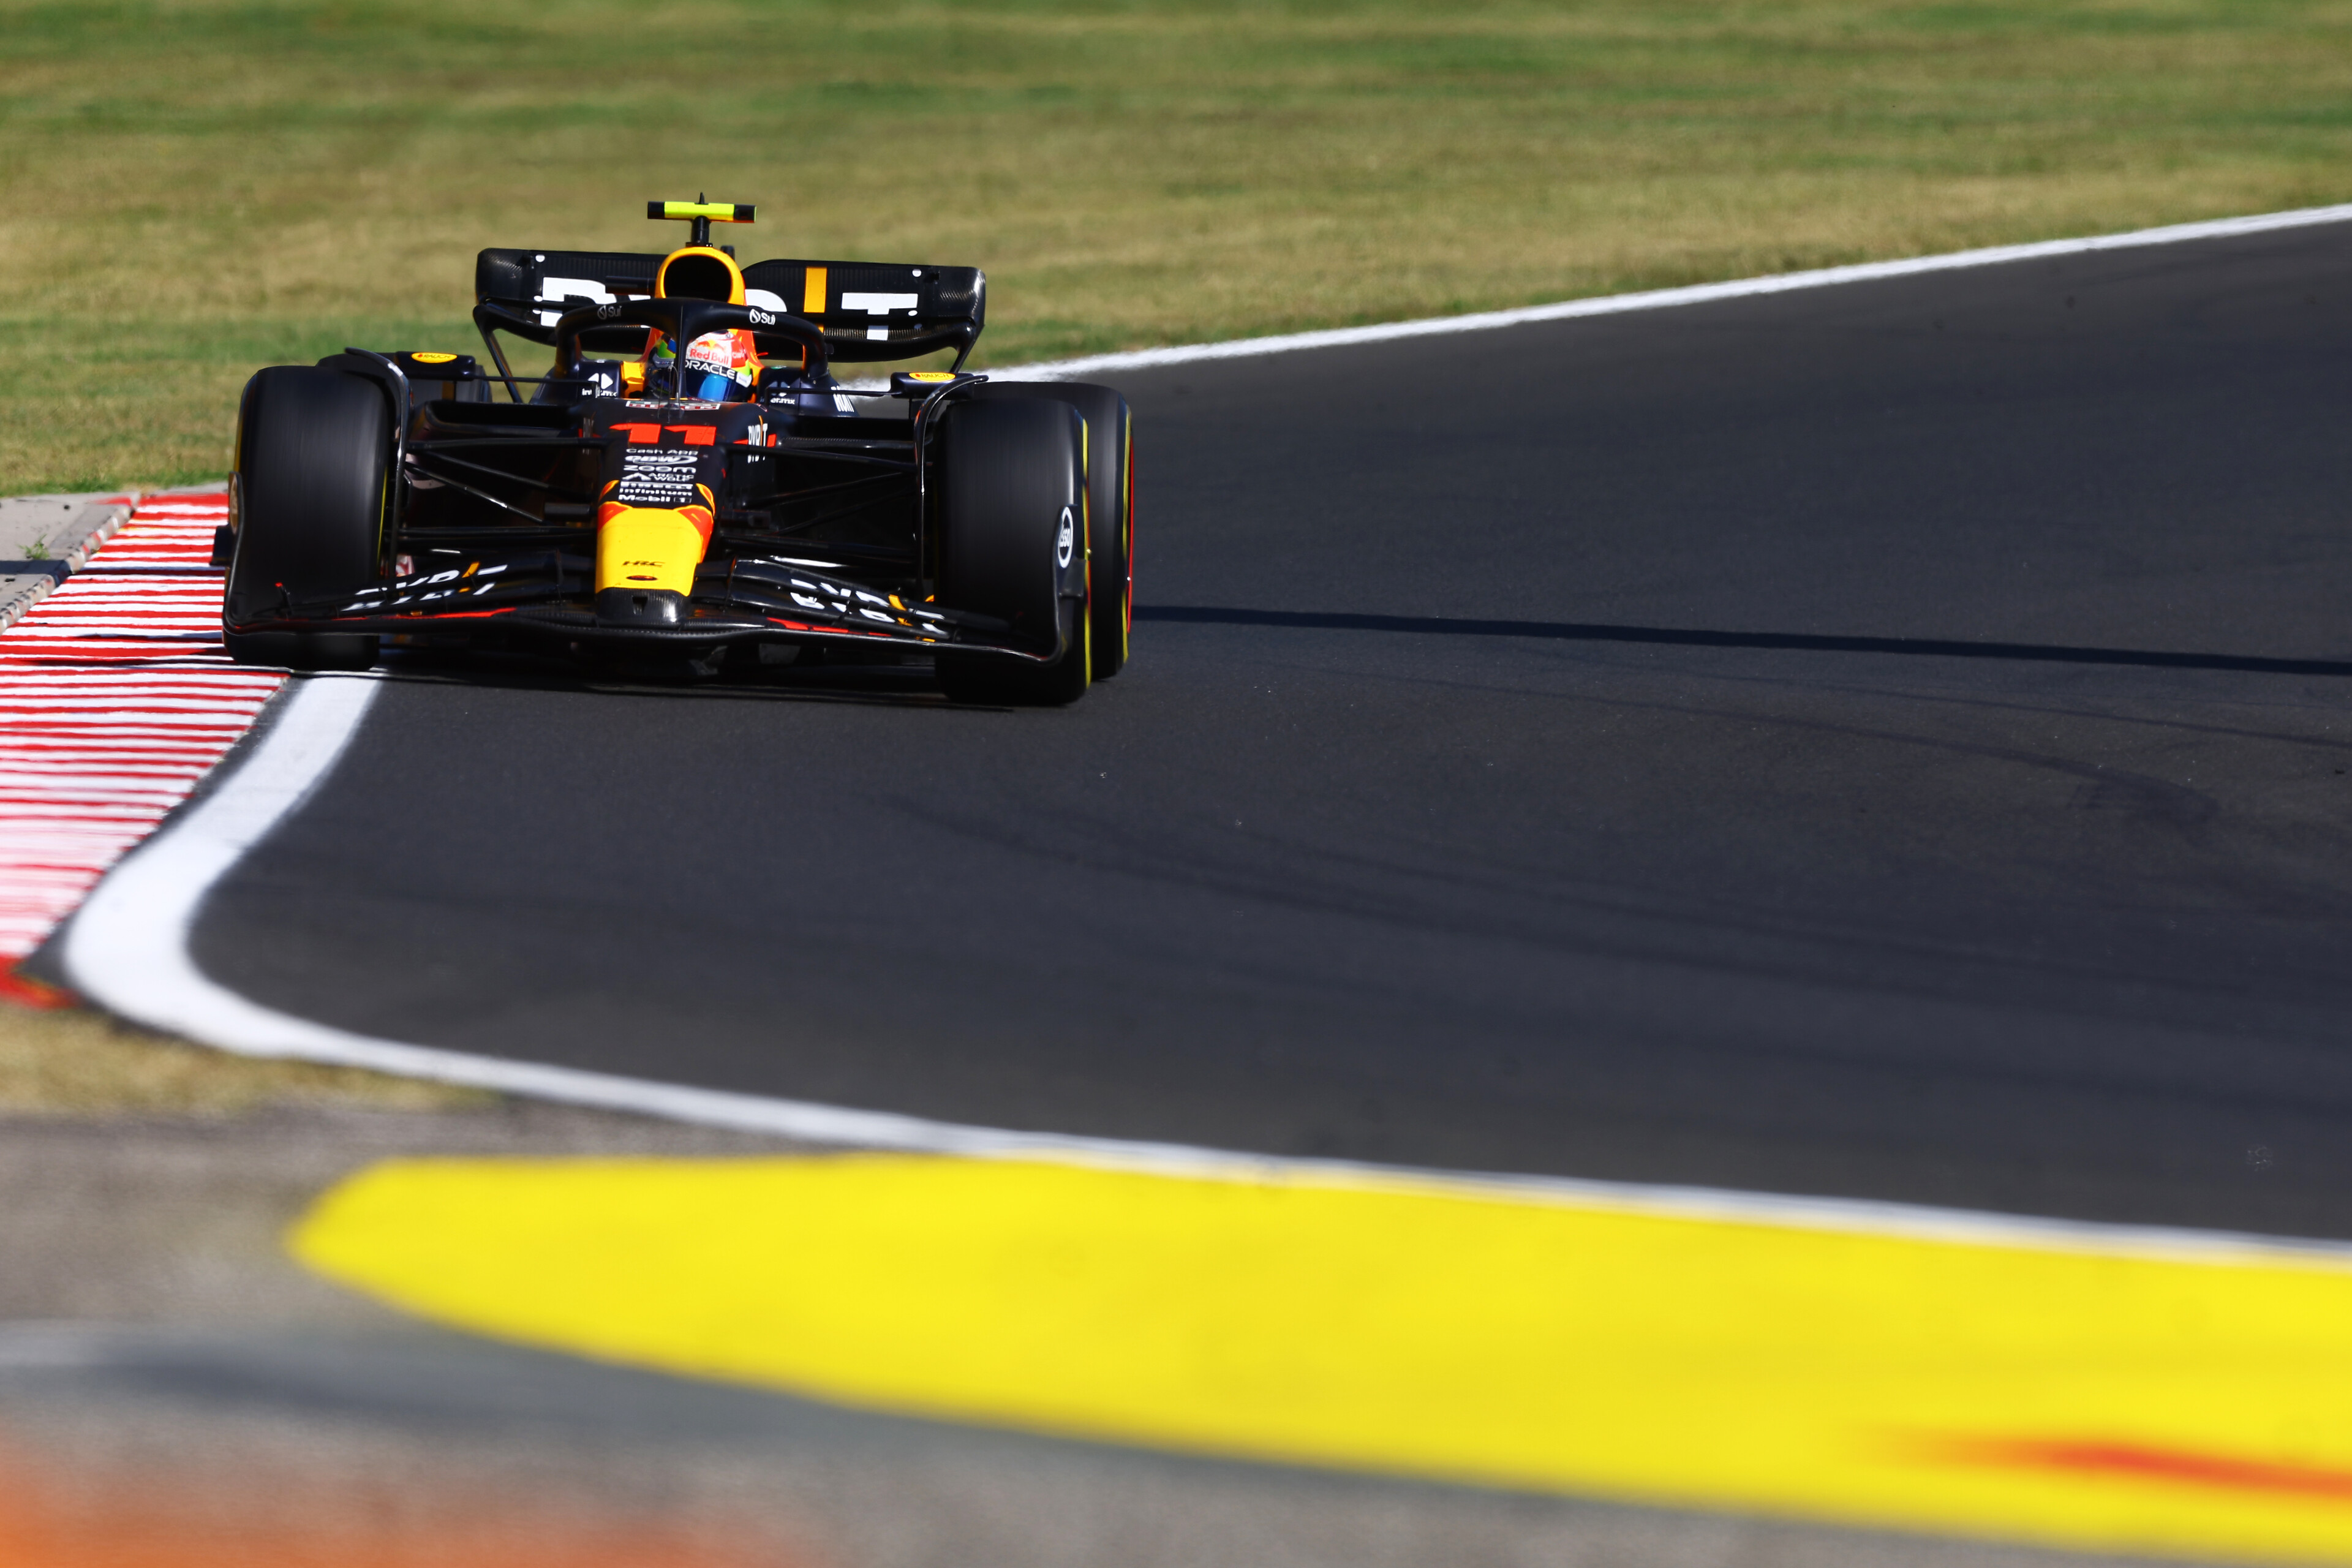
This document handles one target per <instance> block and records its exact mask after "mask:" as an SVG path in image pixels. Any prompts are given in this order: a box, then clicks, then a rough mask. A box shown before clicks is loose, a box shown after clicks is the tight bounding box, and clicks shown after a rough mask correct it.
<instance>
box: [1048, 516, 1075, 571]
mask: <svg viewBox="0 0 2352 1568" xmlns="http://www.w3.org/2000/svg"><path fill="white" fill-rule="evenodd" d="M1077 548H1078V520H1077V517H1076V514H1075V513H1073V512H1072V511H1071V510H1070V509H1069V508H1068V507H1064V508H1063V509H1062V532H1061V536H1060V537H1059V538H1057V539H1055V541H1054V560H1055V563H1056V564H1058V565H1062V566H1067V565H1068V564H1069V563H1070V557H1071V556H1072V555H1073V554H1075V553H1076V552H1077Z"/></svg>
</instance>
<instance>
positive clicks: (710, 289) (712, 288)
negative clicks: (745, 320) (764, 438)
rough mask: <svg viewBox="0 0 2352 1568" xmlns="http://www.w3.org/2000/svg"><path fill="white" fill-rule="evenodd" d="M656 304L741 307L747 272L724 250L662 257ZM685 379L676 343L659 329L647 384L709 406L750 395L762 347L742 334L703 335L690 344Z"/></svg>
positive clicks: (700, 248) (702, 248)
mask: <svg viewBox="0 0 2352 1568" xmlns="http://www.w3.org/2000/svg"><path fill="white" fill-rule="evenodd" d="M654 298H655V299H656V300H715V301H717V302H719V303H720V304H723V305H740V304H742V303H743V269H742V268H740V267H738V266H736V265H735V258H733V257H731V256H730V255H728V254H727V253H726V252H725V251H723V250H719V249H717V248H715V247H711V246H707V245H690V246H688V247H686V248H685V249H684V250H674V251H672V252H670V253H669V254H668V255H667V256H666V257H664V258H662V264H661V270H660V271H658V272H656V274H654ZM684 368H685V374H684V376H683V377H682V378H681V376H680V375H679V366H678V363H677V344H676V343H674V342H671V341H670V339H669V335H668V334H667V333H666V332H660V331H656V333H655V334H654V336H653V342H652V343H651V345H650V346H649V347H647V349H646V382H647V383H648V384H651V385H653V386H655V387H656V388H657V389H659V390H662V391H668V390H670V389H671V388H673V387H674V388H676V389H677V395H678V396H681V397H695V398H700V399H703V400H704V401H706V402H710V403H727V402H732V401H736V400H739V399H741V398H746V397H749V396H751V391H752V387H753V385H754V384H756V383H757V382H758V380H759V378H760V351H759V344H758V342H756V340H754V339H753V338H752V336H751V333H750V332H748V331H740V330H737V331H722V332H705V333H703V334H702V335H701V336H700V337H698V338H697V339H695V340H694V342H690V343H688V345H687V346H686V365H685V367H684Z"/></svg>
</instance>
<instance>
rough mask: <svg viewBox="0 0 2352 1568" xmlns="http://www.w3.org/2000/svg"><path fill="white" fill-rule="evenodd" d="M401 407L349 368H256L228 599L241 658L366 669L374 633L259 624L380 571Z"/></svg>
mask: <svg viewBox="0 0 2352 1568" xmlns="http://www.w3.org/2000/svg"><path fill="white" fill-rule="evenodd" d="M392 435H393V432H392V416H391V411H390V410H389V409H388V408H387V407H386V406H385V403H384V397H383V393H382V392H380V391H379V390H377V388H376V387H375V386H374V385H373V384H370V383H368V382H365V381H362V380H360V379H359V378H358V377H357V376H352V375H345V374H342V373H341V372H340V371H332V370H318V369H314V368H311V367H310V366H306V365H277V366H273V367H271V368H270V369H268V370H265V371H262V372H260V373H259V374H257V375H255V376H254V378H253V380H252V381H251V382H250V383H249V384H247V387H246V394H245V399H244V404H243V406H242V407H241V408H240V410H239V417H238V421H237V437H236V451H237V462H236V492H237V525H236V554H235V555H234V556H233V557H232V558H231V559H230V562H229V568H228V588H227V593H226V595H225V596H224V597H223V600H222V604H221V620H222V638H223V641H225V642H226V644H227V645H228V653H229V657H230V658H234V659H236V661H237V662H239V663H241V664H282V665H289V666H292V667H293V668H297V669H364V668H367V667H368V666H369V665H372V664H373V663H374V662H375V659H376V652H377V643H376V639H375V638H374V637H367V636H362V635H360V634H357V633H352V632H283V631H269V632H248V631H240V630H236V629H233V628H236V627H238V626H248V625H250V624H252V623H253V622H255V621H257V620H267V619H268V618H270V616H273V615H274V614H276V613H277V612H278V609H279V608H280V606H282V605H285V604H287V603H288V602H289V600H291V601H301V600H306V599H320V598H327V597H331V596H332V595H338V594H347V593H352V592H354V591H356V590H358V589H360V588H363V587H365V586H367V584H370V583H372V582H373V581H375V577H376V563H377V562H378V561H379V560H381V559H382V548H383V528H384V504H385V495H386V490H387V488H388V484H389V480H390V472H389V470H390V467H391V456H392Z"/></svg>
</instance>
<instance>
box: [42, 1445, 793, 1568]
mask: <svg viewBox="0 0 2352 1568" xmlns="http://www.w3.org/2000/svg"><path fill="white" fill-rule="evenodd" d="M263 1468H275V1467H263ZM244 1481H245V1483H246V1484H242V1485H235V1486H225V1485H224V1484H223V1483H222V1481H221V1479H220V1478H218V1477H217V1476H215V1477H209V1478H207V1480H206V1481H205V1482H203V1483H199V1482H197V1481H195V1480H194V1479H193V1478H192V1477H189V1478H179V1479H164V1480H162V1481H160V1482H159V1481H158V1480H157V1479H155V1478H154V1477H153V1476H152V1473H150V1472H144V1471H142V1472H141V1473H138V1474H136V1475H133V1474H131V1473H129V1472H126V1473H125V1474H124V1475H122V1476H121V1478H119V1479H112V1480H110V1481H109V1480H101V1481H100V1483H99V1484H96V1485H92V1484H90V1478H89V1477H87V1476H83V1475H77V1476H75V1477H74V1478H73V1483H72V1484H70V1485H66V1484H61V1478H60V1476H59V1475H58V1474H56V1473H52V1472H47V1471H45V1470H44V1469H42V1468H38V1467H36V1466H32V1465H27V1464H25V1463H23V1462H21V1461H20V1460H16V1459H13V1458H9V1457H7V1456H5V1455H0V1564H5V1568H805V1565H806V1564H807V1563H808V1562H809V1559H807V1558H806V1557H804V1556H802V1555H800V1554H798V1553H783V1552H779V1551H778V1550H777V1549H776V1547H775V1545H774V1543H773V1542H754V1543H749V1544H746V1545H744V1546H741V1547H736V1546H731V1545H729V1544H726V1543H724V1542H713V1541H712V1540H710V1539H709V1538H708V1536H707V1535H706V1534H705V1533H704V1532H702V1531H690V1530H688V1529H684V1528H681V1527H678V1526H676V1525H671V1524H664V1523H642V1522H633V1521H625V1520H615V1519H614V1517H613V1515H612V1514H611V1513H609V1512H606V1511H604V1510H595V1509H587V1510H581V1509H565V1508H562V1507H557V1506H551V1504H550V1503H548V1502H547V1501H546V1500H521V1501H516V1500H502V1499H499V1498H497V1497H494V1496H492V1497H485V1496H480V1495H476V1496H471V1497H466V1498H458V1497H450V1496H444V1497H439V1498H434V1497H429V1496H428V1497H423V1498H420V1497H419V1496H418V1495H417V1492H416V1489H415V1487H414V1484H413V1478H412V1479H409V1480H404V1482H402V1483H398V1484H395V1483H393V1482H389V1481H387V1482H384V1483H383V1484H381V1485H380V1486H378V1487H375V1488H372V1489H361V1488H353V1487H350V1486H331V1485H330V1486H323V1487H310V1488H306V1487H304V1486H303V1485H301V1484H300V1483H299V1479H296V1480H294V1481H293V1483H292V1484H290V1485H289V1478H287V1477H285V1476H283V1475H281V1474H274V1473H273V1474H263V1473H260V1470H259V1469H257V1471H256V1473H254V1474H252V1475H250V1476H248V1477H246V1478H244Z"/></svg>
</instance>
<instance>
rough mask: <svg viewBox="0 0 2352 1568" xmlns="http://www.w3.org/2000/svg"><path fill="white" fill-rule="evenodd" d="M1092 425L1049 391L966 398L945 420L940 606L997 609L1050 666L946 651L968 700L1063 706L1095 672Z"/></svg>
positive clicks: (957, 693) (944, 666)
mask: <svg viewBox="0 0 2352 1568" xmlns="http://www.w3.org/2000/svg"><path fill="white" fill-rule="evenodd" d="M1085 440H1086V424H1085V421H1084V420H1083V419H1082V418H1081V417H1080V416H1079V414H1078V412H1077V410H1076V409H1075V408H1073V407H1071V406H1070V405H1068V404H1066V403H1063V402H1059V401H1052V400H1047V399H1044V398H1009V397H1008V398H998V399H992V400H989V401H985V402H971V403H961V402H960V403H957V404H955V405H951V406H950V408H949V409H948V410H947V412H946V413H945V414H944V415H942V416H940V433H939V445H938V458H937V459H936V462H937V466H936V468H935V469H934V470H933V482H934V485H935V493H936V495H937V497H938V502H939V510H938V513H937V526H938V529H939V563H940V593H939V598H940V603H941V604H942V605H949V606H950V607H952V608H955V609H959V610H971V611H975V612H977V613H979V614H981V615H984V616H994V617H996V618H997V619H999V620H1001V621H1003V622H1005V623H1006V625H1007V626H1010V627H1011V628H1012V638H1013V640H1014V641H1016V642H1021V643H1025V644H1027V645H1028V646H1029V647H1031V648H1033V649H1034V650H1035V651H1036V652H1038V653H1040V654H1043V655H1046V656H1048V657H1047V661H1046V662H1045V663H1043V664H1035V663H1031V662H1029V661H1027V660H1025V659H1024V660H1016V659H1013V658H1005V657H1003V656H1000V655H990V654H985V653H960V652H957V651H955V650H953V649H943V650H941V652H940V655H939V680H940V688H941V689H943V690H945V691H946V692H947V694H948V696H949V697H950V699H951V700H954V701H958V702H982V703H1003V704H1024V705H1041V706H1059V705H1062V704H1065V703H1069V702H1075V701H1076V700H1078V699H1079V698H1080V697H1081V696H1083V695H1085V693H1086V689H1087V683H1088V681H1089V680H1090V679H1092V675H1093V668H1092V658H1091V647H1092V643H1093V636H1092V631H1093V616H1092V615H1091V609H1092V603H1091V600H1090V597H1089V595H1088V588H1087V483H1086V447H1085Z"/></svg>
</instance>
